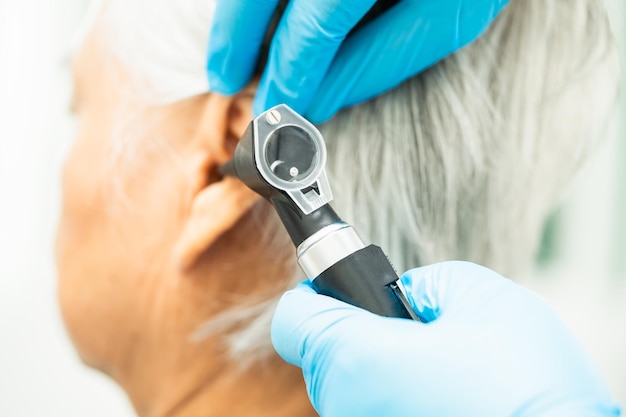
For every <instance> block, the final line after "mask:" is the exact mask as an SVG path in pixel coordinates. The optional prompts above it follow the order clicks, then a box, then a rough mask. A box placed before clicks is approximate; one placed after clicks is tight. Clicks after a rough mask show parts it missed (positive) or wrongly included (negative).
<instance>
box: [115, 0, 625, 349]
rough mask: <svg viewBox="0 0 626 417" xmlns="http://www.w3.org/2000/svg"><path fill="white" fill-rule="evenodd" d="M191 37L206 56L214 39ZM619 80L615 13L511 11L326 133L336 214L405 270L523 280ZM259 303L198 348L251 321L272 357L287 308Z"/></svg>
mask: <svg viewBox="0 0 626 417" xmlns="http://www.w3.org/2000/svg"><path fill="white" fill-rule="evenodd" d="M141 1H143V0H141ZM122 3H124V4H127V3H132V2H120V4H122ZM196 3H197V2H196ZM173 4H177V3H173ZM206 15H207V16H209V15H211V13H206ZM191 26H192V28H193V30H194V31H195V32H194V33H195V34H194V35H193V39H195V42H196V43H195V44H194V45H193V46H194V47H195V48H196V49H197V51H196V52H197V53H198V54H202V53H204V51H205V47H206V45H205V44H206V37H204V36H200V35H203V34H204V32H202V30H200V29H199V28H201V27H203V26H202V25H198V24H194V25H191ZM208 26H209V23H208V22H207V23H206V27H208ZM118 28H119V26H118ZM180 30H181V31H182V30H184V28H181V29H180ZM117 36H119V35H117ZM190 36H191V35H190ZM187 41H189V39H187ZM116 45H117V44H114V46H116ZM186 48H187V49H189V44H187V46H186ZM112 49H115V48H112ZM171 49H176V48H171ZM196 61H197V60H196ZM122 62H124V60H123V59H122ZM194 62H195V61H194ZM177 65H178V66H180V65H182V64H181V63H180V61H177ZM129 66H130V67H132V65H130V64H129ZM194 71H196V72H197V74H195V73H194V74H195V75H197V76H198V77H199V76H200V75H202V76H203V75H204V66H203V65H202V66H200V67H197V68H195V69H194ZM192 72H193V71H191V70H189V71H188V72H187V75H189V74H191V73H192ZM617 81H618V59H617V53H616V49H615V47H614V44H613V39H612V35H611V32H610V29H609V25H608V22H607V17H606V10H605V5H604V1H603V0H512V1H511V3H510V4H509V6H508V7H507V8H506V9H505V10H504V12H503V13H502V14H501V15H500V16H499V17H498V19H497V20H496V21H495V23H494V24H493V26H492V27H491V28H490V29H489V31H488V33H487V34H486V35H485V36H483V37H482V38H481V39H479V40H478V41H476V42H474V43H473V44H471V45H470V46H468V47H466V48H464V49H463V50H461V51H458V52H457V53H455V54H453V55H452V56H450V57H448V58H446V59H445V60H443V61H441V62H440V63H438V64H437V65H435V66H434V67H432V68H430V69H429V70H427V71H425V72H424V73H422V74H420V75H418V76H416V77H414V78H412V79H410V80H408V81H406V82H405V83H403V84H402V85H401V86H399V87H398V88H396V89H394V90H393V91H390V92H388V93H386V94H384V95H382V96H380V97H378V98H376V99H373V100H371V101H369V102H366V103H363V104H361V105H358V106H355V107H352V108H350V109H347V110H344V111H342V112H340V113H339V114H338V115H337V116H336V117H335V118H333V119H332V120H331V121H329V122H328V123H326V124H324V125H323V126H321V130H322V133H323V134H324V137H325V138H326V141H327V144H328V148H329V158H328V165H327V168H328V171H329V177H330V179H331V184H332V186H333V191H334V194H335V202H334V204H333V205H334V206H335V209H336V211H337V212H338V213H339V214H340V216H342V217H343V218H344V219H345V220H346V221H348V222H349V223H351V224H353V225H355V226H356V229H357V230H358V231H359V233H360V234H361V235H362V237H363V238H364V239H365V240H366V241H369V242H372V243H375V244H377V245H379V246H381V247H383V248H384V250H385V251H386V253H388V254H389V256H390V258H391V260H392V263H394V264H395V266H396V267H397V268H398V269H399V270H405V269H407V268H411V267H416V266H419V265H423V264H429V263H433V262H438V261H443V260H450V259H461V260H468V261H473V262H476V263H479V264H482V265H486V266H488V267H490V268H493V269H496V270H498V271H499V272H501V273H503V274H505V275H508V276H511V277H515V276H516V275H517V274H520V273H523V272H525V271H526V270H527V269H528V268H529V267H530V266H531V265H532V260H533V255H534V253H535V251H536V249H537V246H538V242H539V239H540V234H541V231H542V226H543V222H544V220H545V218H546V217H547V215H548V214H549V212H550V211H551V210H552V209H553V207H554V205H555V204H556V203H557V202H558V198H559V193H560V191H561V190H562V189H563V188H564V186H565V185H566V183H567V181H568V180H569V179H570V178H571V177H572V175H573V173H574V172H575V170H576V169H577V167H579V165H580V164H581V162H582V161H583V160H584V158H585V157H586V156H587V155H588V154H589V153H590V151H591V150H592V149H593V148H594V147H595V146H596V145H597V143H598V141H597V138H599V137H600V133H601V130H602V128H603V126H604V123H605V118H606V116H607V115H608V114H609V113H610V109H611V106H612V104H613V102H614V99H615V96H616V91H617ZM192 84H193V83H192V82H187V83H184V85H185V86H189V85H192ZM185 91H188V90H185ZM176 98H177V99H178V98H181V97H176ZM166 101H167V100H166ZM266 209H267V208H265V209H263V210H266ZM268 215H269V214H268ZM263 216H265V214H264V215H263ZM270 227H271V228H275V230H277V232H276V233H282V231H278V230H279V229H280V226H278V225H274V224H272V226H270ZM287 278H288V277H286V279H285V282H284V283H281V284H280V286H279V288H280V289H282V288H284V287H285V285H288V284H287V283H286V281H287ZM298 278H299V277H296V278H294V279H298ZM292 282H293V281H292ZM283 284H284V285H283ZM278 296H279V294H278V293H277V294H276V297H278ZM256 301H258V300H255V302H254V303H251V304H250V305H249V306H248V307H241V308H238V309H235V310H232V311H228V312H225V313H224V314H223V315H222V316H219V317H218V318H216V319H213V320H212V321H211V322H210V323H208V324H207V326H206V327H204V328H203V329H201V330H200V332H199V333H198V335H207V334H210V333H214V332H218V331H220V332H221V331H225V330H227V329H229V328H231V327H232V326H233V325H234V324H236V323H241V322H247V323H249V325H248V326H247V327H246V328H245V329H244V330H243V331H238V332H237V333H236V334H232V335H231V336H230V339H229V340H230V342H231V347H232V351H233V354H235V355H237V354H243V355H242V356H246V357H248V358H250V357H253V358H259V357H261V356H263V354H264V353H266V352H268V351H270V349H271V345H270V341H269V322H270V320H271V315H272V311H273V306H274V303H275V302H276V299H275V298H274V299H270V300H262V301H260V302H256ZM242 305H244V304H242Z"/></svg>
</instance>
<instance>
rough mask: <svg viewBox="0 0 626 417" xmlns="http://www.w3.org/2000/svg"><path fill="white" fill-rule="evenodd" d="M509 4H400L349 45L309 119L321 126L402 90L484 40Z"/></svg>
mask: <svg viewBox="0 0 626 417" xmlns="http://www.w3.org/2000/svg"><path fill="white" fill-rule="evenodd" d="M507 3H508V0H473V1H464V0H450V1H447V2H442V1H437V2H433V1H401V2H399V3H398V4H396V5H395V6H394V7H393V8H392V9H390V10H388V11H387V12H385V13H384V14H383V15H381V16H379V17H378V18H377V19H375V20H374V21H372V22H370V23H369V24H368V25H366V26H364V27H363V28H361V29H360V30H359V31H358V32H356V33H355V34H354V35H353V36H351V37H350V38H349V39H347V40H346V41H345V42H344V44H343V45H342V46H341V48H340V49H339V51H338V52H337V54H336V56H335V59H334V61H333V63H332V65H331V66H330V67H329V69H328V71H327V73H326V75H325V77H324V79H323V81H322V82H321V83H320V85H319V87H318V88H317V89H316V90H315V95H314V97H313V98H312V100H311V101H310V102H311V106H310V107H309V108H308V109H307V111H306V113H305V115H306V116H307V117H308V118H309V119H310V120H311V121H313V122H314V123H321V122H324V121H326V120H328V119H329V118H331V117H332V116H333V115H334V114H335V113H336V112H337V111H339V110H341V109H342V108H344V107H348V106H352V105H354V104H358V103H361V102H363V101H366V100H368V99H370V98H373V97H375V96H377V95H379V94H381V93H383V92H385V91H388V90H390V89H392V88H394V87H396V86H398V85H399V84H400V83H402V82H403V81H405V80H406V79H408V78H410V77H412V76H414V75H416V74H418V73H419V72H421V71H423V70H424V69H426V68H428V67H430V66H432V65H433V64H435V63H437V62H438V61H440V60H441V59H443V58H445V57H446V56H448V55H449V54H451V53H452V52H454V51H456V50H457V49H459V48H461V47H463V46H465V45H467V44H468V43H470V42H471V41H473V40H474V39H476V38H477V37H478V36H480V35H481V34H482V33H483V32H485V31H486V29H487V28H488V27H489V24H490V23H491V21H492V20H493V19H494V18H495V17H496V16H497V15H498V13H499V12H500V11H501V10H502V8H503V7H504V6H505V5H506V4H507Z"/></svg>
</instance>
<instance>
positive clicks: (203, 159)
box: [174, 89, 259, 269]
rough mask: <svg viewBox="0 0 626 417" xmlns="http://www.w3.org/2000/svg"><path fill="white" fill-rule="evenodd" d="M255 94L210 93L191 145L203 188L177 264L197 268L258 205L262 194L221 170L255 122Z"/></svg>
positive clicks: (180, 241)
mask: <svg viewBox="0 0 626 417" xmlns="http://www.w3.org/2000/svg"><path fill="white" fill-rule="evenodd" d="M253 97H254V96H253V92H250V90H249V89H248V90H244V91H242V92H241V93H239V94H237V95H235V96H231V97H225V96H221V95H217V94H209V95H208V96H207V98H206V100H205V101H204V102H203V105H204V110H203V117H202V121H201V122H200V124H199V128H198V130H197V134H196V135H195V137H194V138H193V140H192V141H191V142H192V143H193V148H194V153H195V154H196V155H197V156H198V157H197V158H195V160H197V161H200V163H198V168H197V170H196V171H198V172H197V173H198V178H199V181H198V185H197V186H196V187H195V188H196V189H195V190H193V195H192V196H191V199H192V201H191V206H190V210H189V211H188V213H186V214H185V219H184V226H183V229H182V232H181V234H180V236H179V238H178V241H177V244H176V246H175V249H174V257H175V261H176V263H177V264H178V265H179V267H180V268H182V269H189V268H191V267H192V266H193V265H194V264H195V263H196V262H197V260H198V259H199V258H200V256H201V255H202V254H203V253H204V251H205V250H206V249H208V248H209V247H210V246H211V245H212V244H213V243H214V242H215V241H216V240H217V239H218V238H219V237H220V236H221V235H222V234H224V233H225V232H227V231H228V230H230V229H231V228H232V227H233V226H235V225H236V224H237V222H238V221H239V220H240V219H241V218H242V217H243V216H244V215H245V214H246V213H247V212H248V211H249V210H250V208H251V207H252V206H253V205H254V204H255V202H257V201H258V199H259V197H258V195H257V194H256V193H254V192H253V191H251V190H250V189H248V187H246V186H245V185H244V184H243V183H242V182H241V181H239V180H238V179H236V178H220V176H219V175H218V174H217V172H218V171H219V166H220V165H222V164H224V163H225V162H226V161H228V160H229V159H230V157H231V156H232V154H233V153H234V150H235V147H236V145H237V142H238V140H239V138H240V137H241V136H242V135H243V133H244V131H245V129H246V128H247V126H248V123H249V122H250V121H251V120H252V100H253Z"/></svg>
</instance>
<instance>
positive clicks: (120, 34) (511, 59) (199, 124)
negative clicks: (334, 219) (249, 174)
mask: <svg viewBox="0 0 626 417" xmlns="http://www.w3.org/2000/svg"><path fill="white" fill-rule="evenodd" d="M212 7H213V4H212V3H211V2H202V1H195V0H185V1H177V2H168V1H165V0H159V1H147V0H132V1H128V0H126V1H122V0H109V1H107V2H105V3H104V5H103V6H102V7H101V8H100V9H98V11H97V15H96V16H95V19H94V21H93V22H92V23H91V24H90V25H89V27H88V30H87V32H86V36H85V37H84V39H83V41H82V45H81V47H80V50H79V52H78V55H77V57H76V60H75V68H74V82H75V108H76V113H77V115H78V117H79V124H78V132H77V139H76V142H75V144H74V147H73V149H72V151H71V154H70V155H69V156H68V159H67V162H66V164H65V169H64V176H63V189H64V198H63V216H62V220H61V223H60V227H59V232H58V269H59V279H60V282H59V296H60V301H61V306H62V310H63V315H64V318H65V320H66V323H67V328H68V331H69V333H70V335H71V337H72V339H73V341H74V343H75V344H76V346H77V348H78V351H79V352H80V355H81V357H82V359H83V360H84V361H85V362H86V363H87V364H89V365H91V366H93V367H96V368H98V369H101V370H102V371H104V372H106V373H107V374H109V375H111V376H112V377H113V378H114V379H115V380H116V381H117V382H118V383H119V384H120V385H121V386H122V387H123V388H124V389H125V390H126V392H127V393H128V395H129V397H130V399H131V400H132V402H133V404H134V406H135V407H136V409H137V411H138V412H139V414H141V415H145V416H187V415H188V416H200V415H207V416H209V415H256V416H260V415H268V416H269V415H271V416H281V415H298V416H302V415H307V414H312V409H311V408H310V406H309V405H308V402H307V400H306V393H305V390H304V387H303V386H302V382H301V378H300V377H299V370H297V369H296V368H292V367H290V366H288V365H285V364H283V363H282V362H281V361H280V360H279V359H278V358H277V357H276V356H275V355H274V354H273V353H272V351H271V347H270V344H269V319H270V317H271V311H272V306H273V303H274V302H275V300H276V298H277V297H278V296H279V295H280V294H281V292H282V291H284V290H285V289H286V288H288V287H289V286H290V285H293V283H294V282H295V281H296V280H298V279H301V278H302V277H300V276H299V275H298V272H297V270H296V268H295V266H294V259H293V258H294V254H293V248H292V246H291V243H290V241H289V239H288V238H287V237H286V234H285V233H284V232H283V230H282V227H281V226H280V224H279V223H278V222H277V220H276V218H275V216H274V214H273V213H272V210H271V208H270V207H268V204H267V203H265V202H263V201H259V199H258V198H257V196H256V195H255V194H253V193H252V192H251V191H249V190H248V189H247V188H246V187H245V186H243V185H242V184H240V183H239V182H238V181H236V180H233V179H222V178H220V176H219V175H218V174H217V171H218V167H219V166H220V165H221V164H222V163H224V162H225V161H226V160H227V159H228V158H229V156H230V155H231V153H232V151H233V149H234V146H235V145H236V142H237V138H239V137H240V136H241V134H242V133H243V131H244V129H245V128H246V126H247V124H248V122H249V121H250V120H251V118H252V114H251V103H252V97H253V95H254V85H253V84H252V85H251V86H249V88H247V89H246V90H244V91H242V92H241V93H239V94H237V95H235V96H232V97H228V98H226V97H220V96H217V95H214V94H211V93H210V92H209V91H210V86H208V85H207V81H206V77H205V74H204V62H205V59H206V57H205V54H204V51H205V50H206V44H207V36H208V31H209V27H210V23H211V16H212ZM604 13H605V12H604V9H603V2H602V0H577V1H574V0H517V1H512V2H511V4H510V6H509V7H508V8H507V9H506V10H505V11H504V13H503V14H502V15H501V16H500V17H499V18H498V19H497V21H496V22H495V24H494V26H493V27H492V28H491V29H490V31H489V32H488V33H487V35H486V36H484V37H483V38H482V39H480V40H479V41H477V42H475V43H474V44H472V45H471V46H469V47H467V48H465V49H464V50H462V51H460V52H458V53H456V54H455V55H453V56H451V57H449V58H447V59H446V60H444V61H443V62H441V63H439V64H438V65H436V66H435V67H433V68H431V69H430V70H428V71H426V72H425V73H424V74H421V75H419V76H417V77H415V78H413V79H411V80H409V81H407V82H405V83H404V84H402V85H401V86H400V87H398V88H397V89H395V90H393V91H391V92H389V93H387V94H385V95H383V96H381V97H379V98H377V99H375V100H372V101H370V102H367V103H364V104H362V105H359V106H356V107H354V108H352V109H349V110H346V111H344V112H342V113H340V114H339V115H337V116H336V117H335V118H334V119H332V120H331V121H330V122H328V123H327V124H325V125H324V126H322V127H321V128H322V133H324V135H325V137H326V140H327V143H328V148H329V161H328V167H327V168H328V171H329V177H330V178H331V183H332V185H333V190H334V194H335V202H334V204H333V205H334V206H335V208H336V210H337V212H338V213H339V214H340V215H341V216H342V217H343V218H344V219H345V220H346V221H348V222H350V223H352V224H354V225H355V226H356V228H357V230H359V232H360V234H361V235H362V236H363V237H364V238H365V240H367V241H371V242H373V243H376V244H378V245H380V246H382V247H383V248H385V250H386V252H387V253H388V254H389V255H390V257H391V259H392V262H393V263H394V264H395V265H396V266H397V267H398V268H399V269H406V268H409V267H414V266H418V265H420V264H424V263H431V262H435V261H441V260H445V259H466V260H471V261H474V262H478V263H482V264H485V265H487V266H490V267H492V268H495V269H497V270H499V271H501V272H503V273H507V274H512V275H515V274H516V273H519V272H520V271H523V270H524V269H525V268H527V267H528V266H529V265H530V264H531V261H532V257H533V253H534V251H535V248H536V246H537V243H538V240H539V237H540V232H541V227H542V223H543V221H544V219H545V217H546V215H547V214H548V213H549V211H550V209H551V207H552V206H553V205H554V203H555V199H556V197H557V195H558V191H559V190H560V189H561V188H562V187H563V185H564V184H565V182H566V180H567V179H568V178H569V177H570V176H571V175H572V173H573V171H574V169H575V168H576V166H577V165H578V164H579V163H580V161H581V160H582V158H583V157H584V155H585V154H586V153H587V152H588V151H589V149H590V147H592V146H593V139H594V137H597V130H598V127H600V126H601V123H602V121H603V116H604V115H605V114H606V113H607V110H608V108H609V106H610V105H611V103H612V99H613V95H614V90H615V85H616V59H615V55H614V51H613V47H612V44H611V40H610V35H609V31H608V27H607V22H606V18H605V15H604ZM242 363H243V364H242Z"/></svg>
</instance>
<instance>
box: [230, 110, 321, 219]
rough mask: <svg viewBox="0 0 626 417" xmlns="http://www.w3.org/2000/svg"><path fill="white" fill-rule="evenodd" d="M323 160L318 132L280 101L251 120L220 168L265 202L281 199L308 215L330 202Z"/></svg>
mask: <svg viewBox="0 0 626 417" xmlns="http://www.w3.org/2000/svg"><path fill="white" fill-rule="evenodd" d="M325 164H326V145H325V144H324V139H323V137H322V135H321V133H320V132H319V131H318V130H317V128H316V127H315V126H314V125H313V124H311V123H310V122H309V121H307V120H306V119H305V118H303V117H302V116H300V115H299V114H298V113H296V112H295V111H293V110H292V109H291V108H289V107H288V106H287V105H285V104H281V105H278V106H276V107H273V108H271V109H269V110H268V111H266V112H264V113H261V114H260V115H259V116H258V117H256V118H255V119H254V120H252V122H251V123H250V125H248V128H247V130H246V132H245V133H244V135H243V136H242V138H241V140H240V141H239V144H238V145H237V148H236V150H235V155H234V156H233V158H232V159H231V160H230V161H229V162H228V163H227V164H226V165H224V166H223V167H222V170H221V172H222V174H223V175H230V176H236V177H238V178H239V179H241V181H243V182H244V183H245V184H246V185H247V186H248V187H250V188H251V189H253V190H254V191H256V192H257V193H259V194H260V195H262V196H263V197H265V198H266V199H268V200H273V199H277V198H278V199H283V200H284V201H283V202H284V203H292V204H293V205H294V208H296V209H297V210H299V211H301V213H302V214H303V215H308V214H310V213H312V212H313V211H315V210H317V209H319V208H320V207H322V206H324V205H325V204H327V203H328V202H329V201H331V200H332V193H331V191H330V186H329V184H328V179H327V177H326V172H325V169H324V166H325Z"/></svg>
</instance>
